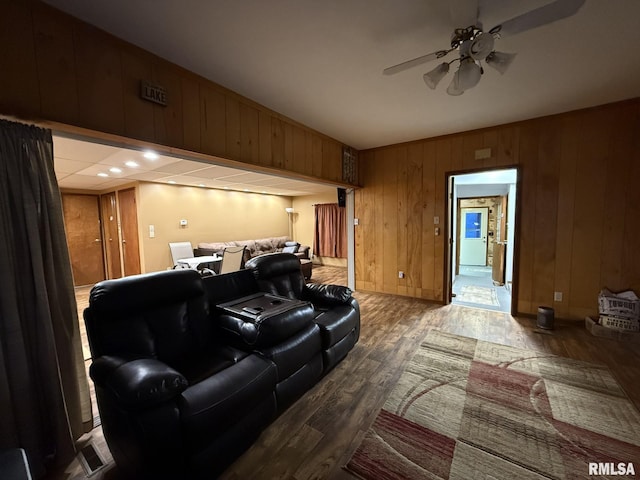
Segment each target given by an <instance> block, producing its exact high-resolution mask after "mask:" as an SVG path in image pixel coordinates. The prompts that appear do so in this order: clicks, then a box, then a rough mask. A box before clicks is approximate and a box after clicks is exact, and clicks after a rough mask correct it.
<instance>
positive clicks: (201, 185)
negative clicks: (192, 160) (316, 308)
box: [198, 183, 206, 187]
mask: <svg viewBox="0 0 640 480" xmlns="http://www.w3.org/2000/svg"><path fill="white" fill-rule="evenodd" d="M198 186H199V187H206V185H205V184H204V183H201V184H200V185H198Z"/></svg>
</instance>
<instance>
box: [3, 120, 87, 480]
mask: <svg viewBox="0 0 640 480" xmlns="http://www.w3.org/2000/svg"><path fill="white" fill-rule="evenodd" d="M0 284H1V285H2V287H1V288H0V334H1V337H0V361H1V362H2V365H1V367H0V412H1V413H0V448H11V447H22V448H24V449H25V450H26V451H27V455H28V457H29V461H30V463H31V466H32V469H33V473H34V474H35V475H36V476H40V475H42V474H43V473H44V471H45V469H46V467H47V466H49V465H51V466H59V465H62V464H66V463H68V462H69V461H70V460H71V459H72V458H73V456H74V455H75V447H74V444H75V439H77V438H78V437H80V436H81V435H82V434H83V433H85V432H86V431H89V430H90V428H91V420H92V414H91V401H90V396H89V387H88V383H87V378H86V373H85V370H84V362H83V358H82V347H81V341H80V333H79V326H78V318H77V317H78V314H77V310H76V301H75V296H74V288H73V280H72V273H71V264H70V261H69V252H68V249H67V243H66V238H65V232H64V222H63V213H62V201H61V197H60V191H59V189H58V184H57V182H56V178H55V174H54V170H53V142H52V137H51V131H50V130H45V129H41V128H37V127H33V126H27V125H23V124H20V123H15V122H9V121H6V120H0Z"/></svg>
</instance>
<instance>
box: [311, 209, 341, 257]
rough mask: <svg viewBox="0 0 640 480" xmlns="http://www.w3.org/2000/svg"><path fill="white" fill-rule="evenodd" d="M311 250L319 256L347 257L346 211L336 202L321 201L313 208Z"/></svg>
mask: <svg viewBox="0 0 640 480" xmlns="http://www.w3.org/2000/svg"><path fill="white" fill-rule="evenodd" d="M315 217H316V222H315V235H314V240H313V252H314V253H315V254H316V255H317V256H319V257H336V258H346V257H347V213H346V208H344V207H339V206H338V204H337V203H323V204H318V205H316V208H315Z"/></svg>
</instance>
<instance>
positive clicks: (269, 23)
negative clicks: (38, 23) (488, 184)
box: [45, 0, 640, 149]
mask: <svg viewBox="0 0 640 480" xmlns="http://www.w3.org/2000/svg"><path fill="white" fill-rule="evenodd" d="M45 1H46V2H47V3H49V4H51V5H54V6H56V7H58V8H60V9H62V10H65V11H68V12H70V13H71V14H72V15H75V16H77V17H79V18H82V19H84V20H86V21H88V22H89V23H92V24H94V25H96V26H98V27H100V28H103V29H104V30H107V31H109V32H111V33H113V34H114V35H116V36H118V37H120V38H123V39H125V40H128V41H129V42H131V43H134V44H136V45H139V46H140V47H142V48H144V49H146V50H149V51H151V52H154V53H155V54H157V55H159V56H161V57H163V58H166V59H168V60H170V61H172V62H174V63H176V64H178V65H181V66H183V67H185V68H187V69H189V70H192V71H194V72H196V73H198V74H200V75H202V76H204V77H206V78H208V79H210V80H212V81H214V82H216V83H219V84H221V85H223V86H225V87H228V88H230V89H232V90H234V91H236V92H238V93H240V94H242V95H244V96H246V97H248V98H251V99H253V100H255V101H257V102H259V103H261V104H263V105H265V106H267V107H269V108H271V109H273V110H275V111H277V112H280V113H282V114H284V115H287V116H289V117H291V118H293V119H295V120H297V121H299V122H301V123H303V124H305V125H307V126H309V127H312V128H314V129H316V130H318V131H320V132H323V133H325V134H327V135H330V136H331V137H333V138H336V139H337V140H340V141H342V142H344V143H346V144H348V145H351V146H353V147H355V148H357V149H365V148H371V147H376V146H380V145H388V144H393V143H397V142H402V141H409V140H415V139H419V138H427V137H432V136H437V135H443V134H448V133H453V132H459V131H465V130H470V129H475V128H481V127H486V126H491V125H497V124H502V123H507V122H513V121H518V120H523V119H527V118H533V117H538V116H542V115H548V114H553V113H559V112H563V111H568V110H573V109H577V108H583V107H588V106H593V105H599V104H603V103H608V102H612V101H617V100H622V99H627V98H633V97H638V96H640V61H639V60H640V58H639V56H640V55H639V54H638V52H637V48H636V47H637V45H639V44H640V28H638V20H639V19H640V1H638V0H606V1H605V0H587V1H586V4H585V5H584V6H583V7H582V9H581V10H580V11H579V12H578V13H577V14H576V15H574V16H573V17H570V18H567V19H564V20H560V21H558V22H555V23H552V24H549V25H545V26H543V27H540V28H537V29H534V30H529V31H527V32H523V33H520V34H518V35H514V36H511V37H507V38H504V39H500V40H497V41H496V49H498V50H501V51H505V52H517V54H518V55H517V57H516V60H515V62H514V63H513V65H512V66H511V68H510V69H509V71H507V73H506V74H505V75H503V76H501V75H500V74H499V73H498V72H496V71H495V70H493V69H491V68H487V69H485V74H484V75H483V78H482V80H481V81H480V84H479V85H478V86H476V87H475V88H473V89H471V90H468V91H467V92H465V94H464V95H462V96H460V97H451V96H449V95H447V94H446V87H447V85H448V83H449V81H450V76H451V75H452V72H450V73H449V77H448V78H445V79H444V80H443V81H442V83H441V84H440V85H439V86H438V88H437V89H436V90H435V91H434V90H430V89H428V88H427V87H426V85H425V84H424V82H423V80H422V75H423V74H424V73H426V72H427V71H429V70H431V69H432V68H433V67H434V66H435V64H437V62H432V63H430V64H427V65H423V66H420V67H416V68H414V69H411V70H408V71H405V72H402V73H399V74H396V75H393V76H383V75H382V70H383V69H384V68H386V67H389V66H392V65H394V64H397V63H400V62H402V61H405V60H409V59H411V58H414V57H417V56H420V55H423V54H426V53H430V52H432V51H435V50H440V49H444V48H447V47H448V46H449V42H450V36H451V33H452V31H453V28H454V27H460V26H461V25H453V24H452V21H451V20H450V18H451V17H450V14H449V1H448V0H348V1H345V0H323V1H319V0H268V1H265V0H210V1H206V2H205V1H202V0H181V1H179V2H178V1H175V0H154V1H149V0H147V1H131V0H92V1H86V0H45ZM467 1H469V0H467ZM548 2H549V0H521V1H518V2H513V1H511V0H480V1H479V11H480V17H479V18H480V20H481V21H482V22H483V24H484V25H485V27H486V28H490V27H492V26H494V25H496V24H498V23H501V22H502V21H504V20H507V19H510V18H512V17H514V16H516V15H519V14H521V13H523V12H525V11H529V10H531V9H533V8H536V7H539V6H541V5H544V4H546V3H548ZM465 26H466V25H465ZM453 55H454V54H453V53H452V54H450V56H449V57H447V60H449V59H451V58H452V56H453Z"/></svg>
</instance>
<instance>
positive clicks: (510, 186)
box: [449, 169, 518, 313]
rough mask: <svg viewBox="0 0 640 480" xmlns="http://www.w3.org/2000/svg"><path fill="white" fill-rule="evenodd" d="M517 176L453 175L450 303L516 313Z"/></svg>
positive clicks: (512, 172)
mask: <svg viewBox="0 0 640 480" xmlns="http://www.w3.org/2000/svg"><path fill="white" fill-rule="evenodd" d="M517 173H518V172H517V170H516V169H506V170H488V171H482V172H475V173H468V174H460V175H456V174H453V175H451V176H450V177H449V193H450V201H451V204H450V209H449V216H450V217H449V226H450V230H449V235H450V242H449V245H450V248H449V262H450V263H449V265H450V269H451V270H450V271H451V275H450V281H451V284H450V285H449V291H450V292H451V303H454V304H457V305H463V306H468V307H475V308H481V309H485V310H494V311H500V312H505V313H511V312H512V290H513V288H512V287H513V278H514V271H513V270H514V268H513V258H514V247H515V235H514V231H515V210H516V184H517Z"/></svg>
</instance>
